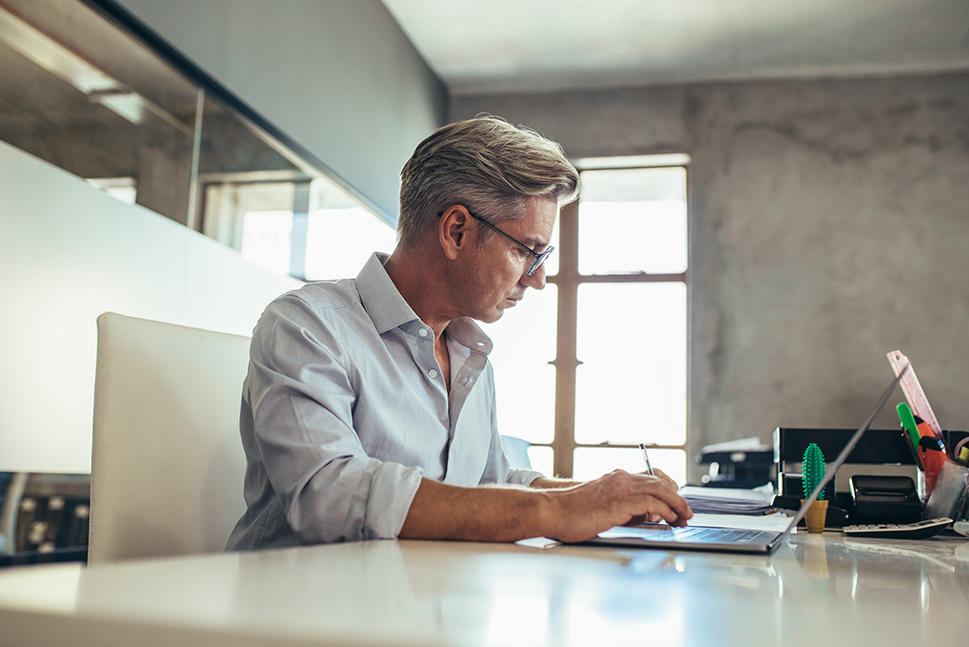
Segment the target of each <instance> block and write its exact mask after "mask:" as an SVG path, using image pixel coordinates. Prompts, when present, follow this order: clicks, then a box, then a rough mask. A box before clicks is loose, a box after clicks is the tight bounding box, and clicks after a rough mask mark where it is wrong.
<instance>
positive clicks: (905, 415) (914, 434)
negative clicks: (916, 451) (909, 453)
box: [895, 402, 919, 447]
mask: <svg viewBox="0 0 969 647" xmlns="http://www.w3.org/2000/svg"><path fill="white" fill-rule="evenodd" d="M895 410H896V411H898V419H899V420H901V421H902V427H904V428H905V431H907V432H908V435H909V437H910V438H911V439H912V446H913V447H918V446H919V427H918V425H917V424H915V416H913V415H912V410H911V409H910V408H909V406H908V404H906V403H905V402H899V403H898V406H897V407H895Z"/></svg>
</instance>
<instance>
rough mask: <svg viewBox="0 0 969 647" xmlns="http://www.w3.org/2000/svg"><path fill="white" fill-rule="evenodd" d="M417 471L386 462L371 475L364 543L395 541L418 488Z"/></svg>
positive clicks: (418, 478)
mask: <svg viewBox="0 0 969 647" xmlns="http://www.w3.org/2000/svg"><path fill="white" fill-rule="evenodd" d="M422 475H423V474H422V471H421V469H420V468H419V467H405V466H404V465H401V464H399V463H391V462H386V463H384V464H383V465H381V467H380V469H378V470H376V471H375V472H374V474H373V480H372V481H371V484H370V496H369V497H368V500H367V519H366V521H365V522H364V533H365V534H366V537H365V538H366V539H395V538H396V537H397V536H398V535H400V529H401V528H403V527H404V521H405V520H406V519H407V513H408V512H410V504H411V503H413V501H414V495H416V494H417V488H418V487H420V485H421V478H422Z"/></svg>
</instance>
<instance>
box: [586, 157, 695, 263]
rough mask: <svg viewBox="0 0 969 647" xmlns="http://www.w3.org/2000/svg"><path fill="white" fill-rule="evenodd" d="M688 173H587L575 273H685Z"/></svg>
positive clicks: (679, 169) (660, 170) (677, 169)
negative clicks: (577, 266) (577, 269)
mask: <svg viewBox="0 0 969 647" xmlns="http://www.w3.org/2000/svg"><path fill="white" fill-rule="evenodd" d="M686 245H687V239H686V169H685V168H682V167H671V168H639V169H621V170H602V171H585V172H583V173H582V196H581V200H580V202H579V272H580V273H581V274H610V273H617V272H649V273H678V272H683V271H685V270H686V252H687V249H686Z"/></svg>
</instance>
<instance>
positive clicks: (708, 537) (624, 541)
mask: <svg viewBox="0 0 969 647" xmlns="http://www.w3.org/2000/svg"><path fill="white" fill-rule="evenodd" d="M907 370H908V367H907V366H906V367H905V368H904V369H903V370H902V372H901V373H899V375H898V376H897V377H896V378H895V379H893V380H892V383H891V384H889V385H888V388H887V389H885V392H884V393H883V394H882V396H881V398H879V400H878V402H877V403H876V404H875V406H874V408H873V409H872V410H871V413H869V414H868V417H867V418H865V421H864V422H863V423H862V424H861V426H860V427H858V431H856V432H855V434H854V435H853V436H852V437H851V440H849V441H848V443H847V444H846V445H845V447H844V449H842V450H841V453H840V454H838V457H837V458H836V459H835V460H834V462H833V463H829V464H828V466H827V469H826V471H825V473H824V478H823V479H821V482H820V483H819V484H818V486H817V487H816V488H814V492H812V493H811V495H810V496H809V497H808V498H807V499H805V501H804V504H803V505H802V506H801V509H800V510H798V511H797V514H796V515H794V516H793V517H792V518H791V521H790V523H788V525H787V528H786V529H784V530H783V531H768V530H739V529H736V528H717V527H713V526H687V527H684V528H674V527H672V526H669V525H667V524H665V523H658V524H643V525H641V526H629V527H627V526H616V527H614V528H610V529H608V530H604V531H603V532H600V533H599V534H598V536H596V537H594V538H593V539H591V540H590V541H588V542H586V543H590V544H599V545H602V544H606V545H611V546H632V547H636V548H662V549H674V550H702V551H712V552H718V553H755V554H764V555H766V554H770V553H771V552H773V551H774V549H775V548H777V547H778V546H780V545H781V544H782V543H784V541H785V540H786V539H787V537H788V536H789V535H790V534H791V533H792V532H793V531H794V528H796V527H797V524H798V522H799V521H800V520H801V519H802V518H803V517H804V515H805V513H807V510H808V508H809V507H811V504H812V503H814V501H815V500H816V499H817V498H818V494H820V493H821V491H822V490H823V489H824V486H826V485H827V484H828V482H829V481H830V480H831V479H832V478H834V475H835V473H836V472H837V471H838V468H839V467H841V465H842V463H844V462H845V460H846V459H847V458H848V454H850V453H851V450H852V449H854V447H855V445H856V444H858V441H859V440H860V439H861V437H862V435H863V434H864V433H865V432H866V431H867V430H868V427H869V426H870V425H871V422H872V420H874V419H875V416H877V415H878V412H879V411H880V410H881V408H882V407H883V406H885V402H887V401H888V398H889V397H890V396H891V395H892V392H893V391H894V390H895V386H896V385H897V384H898V381H899V380H900V379H901V378H902V375H904V374H905V372H906V371H907Z"/></svg>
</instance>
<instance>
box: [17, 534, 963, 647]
mask: <svg viewBox="0 0 969 647" xmlns="http://www.w3.org/2000/svg"><path fill="white" fill-rule="evenodd" d="M967 610H969V542H967V541H964V540H958V539H931V540H923V541H878V540H871V539H844V538H843V537H842V536H841V535H840V534H825V535H823V536H819V535H806V534H800V535H797V536H795V537H794V538H792V544H789V545H786V546H782V547H781V548H779V549H778V550H777V551H776V552H775V553H774V554H773V555H772V556H769V557H762V556H737V555H733V556H730V555H718V554H712V553H686V552H681V553H671V552H664V551H652V550H628V549H614V548H599V547H575V546H560V547H556V548H552V549H549V550H544V551H543V550H540V549H535V548H526V547H523V546H516V545H507V544H473V543H458V542H422V541H400V542H394V541H377V542H364V543H352V544H341V545H332V546H317V547H306V548H295V549H288V550H277V551H267V552H263V553H246V554H214V555H203V556H192V557H177V558H166V559H156V560H141V561H133V562H125V563H118V564H109V565H101V566H91V567H87V568H85V567H81V566H79V565H51V566H37V567H29V568H20V569H11V570H7V571H6V572H0V643H2V644H10V645H28V644H29V645H71V646H77V645H98V646H99V647H100V646H106V645H136V646H137V647H150V646H152V645H160V644H178V645H231V646H233V647H239V646H241V645H258V644H273V645H304V644H326V645H330V644H334V645H363V644H391V645H512V644H521V645H607V646H609V647H618V646H620V645H629V644H644V643H647V642H653V641H656V644H661V645H663V647H675V646H677V645H717V646H720V645H745V646H749V645H765V644H772V645H812V646H816V645H824V644H840V645H879V646H880V647H881V646H886V645H905V646H906V647H913V646H914V645H933V646H937V645H954V644H957V643H964V642H965V640H966V639H965V636H966V631H967V628H969V620H967V617H966V615H964V614H966V611H967ZM660 641H661V642H660Z"/></svg>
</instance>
